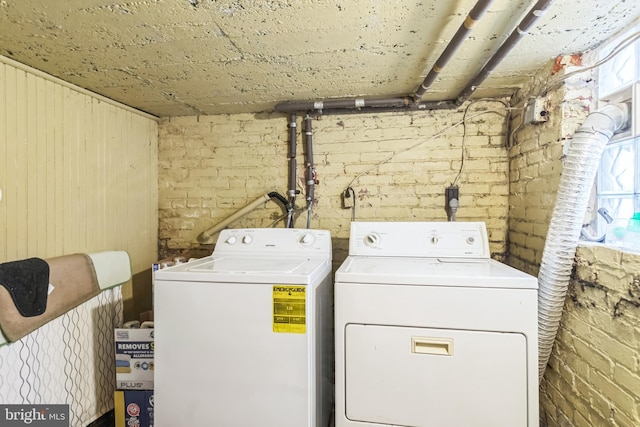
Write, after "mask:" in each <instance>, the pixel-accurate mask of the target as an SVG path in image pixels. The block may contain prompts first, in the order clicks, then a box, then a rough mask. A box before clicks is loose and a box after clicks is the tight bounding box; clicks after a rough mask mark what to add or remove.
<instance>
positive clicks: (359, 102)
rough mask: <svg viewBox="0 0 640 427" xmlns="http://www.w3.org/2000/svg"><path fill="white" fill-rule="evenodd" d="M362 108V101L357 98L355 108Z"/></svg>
mask: <svg viewBox="0 0 640 427" xmlns="http://www.w3.org/2000/svg"><path fill="white" fill-rule="evenodd" d="M362 107H364V99H362V98H357V99H356V108H362Z"/></svg>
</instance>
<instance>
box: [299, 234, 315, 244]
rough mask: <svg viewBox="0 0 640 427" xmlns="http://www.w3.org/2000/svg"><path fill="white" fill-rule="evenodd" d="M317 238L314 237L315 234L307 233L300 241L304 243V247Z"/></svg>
mask: <svg viewBox="0 0 640 427" xmlns="http://www.w3.org/2000/svg"><path fill="white" fill-rule="evenodd" d="M314 240H315V238H314V237H313V234H311V233H305V234H303V235H302V238H301V239H300V243H302V244H303V245H310V244H312V243H313V242H314Z"/></svg>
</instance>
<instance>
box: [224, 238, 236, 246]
mask: <svg viewBox="0 0 640 427" xmlns="http://www.w3.org/2000/svg"><path fill="white" fill-rule="evenodd" d="M237 241H238V239H237V238H236V236H229V238H228V239H227V240H225V241H224V242H225V243H226V244H228V245H235V244H236V242H237Z"/></svg>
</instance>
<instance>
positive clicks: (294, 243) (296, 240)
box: [214, 228, 331, 254]
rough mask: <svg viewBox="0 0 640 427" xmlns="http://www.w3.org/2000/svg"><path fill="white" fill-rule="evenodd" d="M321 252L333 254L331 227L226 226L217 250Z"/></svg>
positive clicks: (230, 251)
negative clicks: (230, 227)
mask: <svg viewBox="0 0 640 427" xmlns="http://www.w3.org/2000/svg"><path fill="white" fill-rule="evenodd" d="M256 250H259V251H260V252H261V253H320V254H327V253H329V254H331V237H330V235H329V231H327V230H314V229H297V228H246V229H227V230H222V231H221V232H220V235H219V236H218V241H217V243H216V246H215V249H214V253H220V252H229V253H238V252H253V251H256Z"/></svg>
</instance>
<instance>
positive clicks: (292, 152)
mask: <svg viewBox="0 0 640 427" xmlns="http://www.w3.org/2000/svg"><path fill="white" fill-rule="evenodd" d="M296 119H297V116H296V113H291V114H289V123H288V124H287V127H288V128H289V151H288V158H289V188H288V190H287V196H288V199H289V207H290V209H289V210H288V212H287V228H293V225H294V220H293V211H294V209H295V206H296V181H297V177H296V171H297V167H298V165H297V161H296V143H297V141H296V137H297V124H296Z"/></svg>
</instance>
